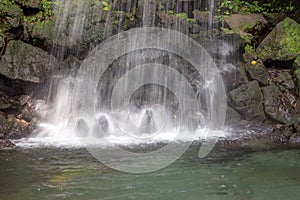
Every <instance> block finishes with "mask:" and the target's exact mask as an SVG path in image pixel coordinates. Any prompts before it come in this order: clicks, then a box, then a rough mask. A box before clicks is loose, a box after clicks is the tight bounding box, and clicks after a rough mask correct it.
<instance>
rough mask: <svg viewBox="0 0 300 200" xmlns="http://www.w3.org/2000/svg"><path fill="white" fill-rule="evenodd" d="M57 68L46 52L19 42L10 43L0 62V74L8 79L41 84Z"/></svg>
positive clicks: (55, 62) (52, 58) (51, 57)
mask: <svg viewBox="0 0 300 200" xmlns="http://www.w3.org/2000/svg"><path fill="white" fill-rule="evenodd" d="M57 68H58V63H57V61H56V59H55V58H54V57H53V56H51V55H49V54H48V53H47V52H45V51H43V50H42V49H39V48H37V47H33V46H31V45H29V44H26V43H24V42H21V41H10V42H9V43H8V45H7V48H6V52H5V54H4V55H3V56H2V59H1V61H0V73H1V74H3V75H4V76H6V77H8V78H10V79H20V80H23V81H29V82H34V83H41V82H43V81H44V80H45V78H46V77H47V75H49V72H51V71H52V70H55V69H57Z"/></svg>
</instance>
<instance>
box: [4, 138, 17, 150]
mask: <svg viewBox="0 0 300 200" xmlns="http://www.w3.org/2000/svg"><path fill="white" fill-rule="evenodd" d="M14 146H16V145H15V144H14V143H13V142H12V141H10V140H8V139H3V140H1V139H0V149H3V148H9V147H14Z"/></svg>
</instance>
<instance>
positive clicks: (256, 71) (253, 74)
mask: <svg viewBox="0 0 300 200" xmlns="http://www.w3.org/2000/svg"><path fill="white" fill-rule="evenodd" d="M246 71H247V73H248V74H249V76H250V78H251V79H253V80H257V81H258V82H259V83H260V84H261V85H264V86H265V85H268V83H269V80H270V76H269V74H268V72H267V70H266V68H265V66H264V64H263V62H262V61H261V60H257V61H255V64H251V63H247V64H246Z"/></svg>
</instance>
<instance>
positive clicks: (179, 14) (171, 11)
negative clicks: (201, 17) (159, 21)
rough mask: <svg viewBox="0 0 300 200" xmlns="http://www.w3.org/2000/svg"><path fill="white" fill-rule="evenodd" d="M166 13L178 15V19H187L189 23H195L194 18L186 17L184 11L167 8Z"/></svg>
mask: <svg viewBox="0 0 300 200" xmlns="http://www.w3.org/2000/svg"><path fill="white" fill-rule="evenodd" d="M166 13H167V14H168V15H171V16H176V17H178V18H179V19H182V20H187V21H188V22H191V23H195V22H196V20H195V19H194V18H188V17H187V14H186V13H184V12H181V13H175V12H174V11H173V10H167V11H166Z"/></svg>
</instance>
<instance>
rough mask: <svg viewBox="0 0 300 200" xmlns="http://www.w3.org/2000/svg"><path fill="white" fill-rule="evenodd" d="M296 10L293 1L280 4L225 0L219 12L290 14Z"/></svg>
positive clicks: (275, 2)
mask: <svg viewBox="0 0 300 200" xmlns="http://www.w3.org/2000/svg"><path fill="white" fill-rule="evenodd" d="M295 10H296V7H295V6H294V5H293V4H292V1H286V2H280V1H278V0H265V1H243V0H225V1H223V2H222V3H221V4H220V5H219V7H218V12H222V13H223V14H225V15H231V14H234V13H248V14H249V13H263V14H265V13H275V12H279V13H288V12H294V11H295Z"/></svg>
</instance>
